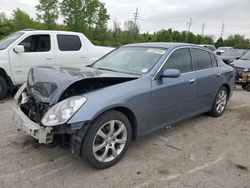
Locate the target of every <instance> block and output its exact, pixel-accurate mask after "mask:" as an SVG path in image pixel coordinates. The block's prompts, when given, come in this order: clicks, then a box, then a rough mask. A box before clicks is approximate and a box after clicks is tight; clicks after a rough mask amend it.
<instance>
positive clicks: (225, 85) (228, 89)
mask: <svg viewBox="0 0 250 188" xmlns="http://www.w3.org/2000/svg"><path fill="white" fill-rule="evenodd" d="M222 87H225V88H226V89H227V94H228V97H229V96H230V95H231V89H230V86H229V85H228V84H223V85H222Z"/></svg>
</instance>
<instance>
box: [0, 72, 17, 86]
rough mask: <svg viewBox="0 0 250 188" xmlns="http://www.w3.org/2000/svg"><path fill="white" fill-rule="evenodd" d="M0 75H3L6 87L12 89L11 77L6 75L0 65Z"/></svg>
mask: <svg viewBox="0 0 250 188" xmlns="http://www.w3.org/2000/svg"><path fill="white" fill-rule="evenodd" d="M0 76H2V77H3V79H4V80H5V81H6V83H7V85H8V87H9V88H10V89H11V90H12V89H13V88H14V85H13V82H12V80H11V78H10V77H9V76H8V75H7V73H6V72H5V70H4V69H3V68H1V67H0Z"/></svg>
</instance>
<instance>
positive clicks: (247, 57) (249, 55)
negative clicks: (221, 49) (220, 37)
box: [240, 52, 250, 60]
mask: <svg viewBox="0 0 250 188" xmlns="http://www.w3.org/2000/svg"><path fill="white" fill-rule="evenodd" d="M240 59H243V60H250V52H248V53H247V54H246V55H244V56H242V57H241V58H240Z"/></svg>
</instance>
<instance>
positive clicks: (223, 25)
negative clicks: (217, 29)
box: [220, 23, 225, 38]
mask: <svg viewBox="0 0 250 188" xmlns="http://www.w3.org/2000/svg"><path fill="white" fill-rule="evenodd" d="M224 29H225V24H224V23H223V24H222V27H221V34H220V37H221V38H222V36H223V33H224Z"/></svg>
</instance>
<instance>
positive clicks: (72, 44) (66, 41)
mask: <svg viewBox="0 0 250 188" xmlns="http://www.w3.org/2000/svg"><path fill="white" fill-rule="evenodd" d="M57 42H58V47H59V50H61V51H78V50H80V49H81V47H82V44H81V40H80V38H79V37H78V36H76V35H57Z"/></svg>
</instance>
